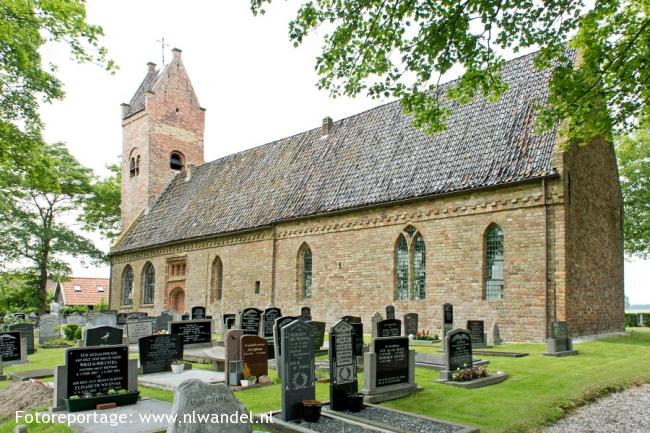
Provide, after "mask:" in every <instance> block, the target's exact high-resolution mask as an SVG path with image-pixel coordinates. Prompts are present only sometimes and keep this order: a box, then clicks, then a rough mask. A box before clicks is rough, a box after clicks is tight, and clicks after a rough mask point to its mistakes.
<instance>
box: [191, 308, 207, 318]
mask: <svg viewBox="0 0 650 433" xmlns="http://www.w3.org/2000/svg"><path fill="white" fill-rule="evenodd" d="M190 311H191V319H192V320H205V318H206V317H205V307H192V309H191V310H190Z"/></svg>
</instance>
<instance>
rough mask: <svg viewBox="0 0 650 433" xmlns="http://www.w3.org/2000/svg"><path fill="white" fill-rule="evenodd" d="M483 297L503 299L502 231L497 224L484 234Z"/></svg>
mask: <svg viewBox="0 0 650 433" xmlns="http://www.w3.org/2000/svg"><path fill="white" fill-rule="evenodd" d="M485 264H486V275H485V277H486V278H485V298H486V299H503V231H501V228H500V227H499V226H498V225H492V226H490V227H489V228H488V231H487V234H486V236H485Z"/></svg>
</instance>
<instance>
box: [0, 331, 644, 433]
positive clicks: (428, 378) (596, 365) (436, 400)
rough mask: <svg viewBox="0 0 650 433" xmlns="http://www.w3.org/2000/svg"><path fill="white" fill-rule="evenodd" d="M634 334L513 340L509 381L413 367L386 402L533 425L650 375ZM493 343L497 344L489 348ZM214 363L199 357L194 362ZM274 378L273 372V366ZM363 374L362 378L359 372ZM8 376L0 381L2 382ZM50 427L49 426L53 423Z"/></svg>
mask: <svg viewBox="0 0 650 433" xmlns="http://www.w3.org/2000/svg"><path fill="white" fill-rule="evenodd" d="M628 331H631V333H632V335H631V336H629V337H617V338H608V339H603V340H597V341H590V342H587V343H582V344H577V345H576V347H575V348H576V349H577V350H579V351H580V355H579V356H574V357H565V358H554V357H545V356H542V355H541V354H542V352H543V351H544V350H545V345H543V344H508V345H504V346H500V347H498V350H507V351H515V352H528V353H530V355H529V356H528V357H525V358H502V357H482V358H485V359H489V360H490V365H489V369H490V371H496V370H503V371H505V372H507V373H508V374H509V375H510V378H508V380H506V381H505V382H503V383H501V384H499V385H495V386H491V387H487V388H481V389H474V390H466V389H462V388H456V387H452V386H446V385H440V384H438V383H436V382H435V380H436V379H437V377H438V373H437V372H436V371H435V370H427V369H423V368H417V369H416V381H417V383H418V385H419V386H421V387H423V388H424V391H422V392H420V393H418V394H415V395H413V396H410V397H408V398H404V399H401V400H395V401H392V402H387V403H385V404H386V405H387V406H390V407H394V408H397V409H401V410H406V411H409V412H414V413H419V414H423V415H428V416H432V417H435V418H441V419H446V420H450V421H457V422H460V423H463V424H469V425H473V426H476V427H479V428H480V429H481V431H482V432H483V433H498V432H528V431H533V430H535V429H538V428H540V427H542V426H544V425H546V424H549V423H552V422H553V421H556V420H557V419H559V418H561V417H562V416H563V415H564V414H565V413H566V411H567V410H571V409H573V408H575V407H577V406H579V405H582V404H584V403H586V402H589V401H591V400H593V399H595V398H597V397H598V396H601V395H603V394H605V393H609V392H612V391H616V390H620V389H623V388H626V387H629V386H631V385H634V384H638V383H646V382H650V362H648V360H650V329H647V328H646V329H644V328H633V329H629V330H628ZM438 348H439V345H438V346H433V347H416V350H417V351H419V352H429V353H437V350H438ZM490 350H492V349H490ZM62 362H63V349H39V351H38V352H37V353H36V354H34V355H31V356H30V363H29V364H25V365H19V366H12V367H7V368H5V371H7V372H10V371H17V370H29V369H35V368H45V367H53V366H54V365H57V364H60V363H62ZM207 367H209V365H199V364H195V365H194V368H207ZM271 376H272V377H273V378H275V377H276V376H275V372H273V371H272V372H271ZM360 380H361V379H360ZM7 383H8V382H6V381H5V382H0V388H1V387H3V386H6V385H7ZM140 391H141V393H142V395H143V396H148V397H152V398H157V399H160V400H164V401H169V402H171V401H172V400H173V393H171V392H169V391H160V390H156V389H150V388H140ZM280 392H281V385H280V384H275V385H271V386H267V387H264V388H253V389H249V390H246V391H243V392H238V393H237V394H236V395H237V398H239V399H240V400H241V401H242V402H243V403H244V405H245V406H246V407H247V408H248V409H249V410H251V411H253V412H255V413H261V412H265V411H269V410H275V409H279V408H280V406H281V404H280ZM316 394H317V395H316V398H317V399H320V400H328V399H329V385H328V384H318V385H317V389H316ZM12 426H13V423H12V422H6V423H4V424H2V425H0V433H9V432H11V431H12V428H13V427H12ZM48 428H49V429H48ZM57 428H58V430H53V429H51V426H50V427H47V426H36V425H35V426H32V427H30V430H29V431H30V433H32V432H37V433H46V432H47V433H49V432H54V431H56V432H68V431H69V430H67V429H64V428H63V427H62V426H59V427H57Z"/></svg>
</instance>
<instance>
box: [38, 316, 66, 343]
mask: <svg viewBox="0 0 650 433" xmlns="http://www.w3.org/2000/svg"><path fill="white" fill-rule="evenodd" d="M60 324H61V321H60V318H59V316H43V317H41V320H40V321H39V322H38V343H39V344H43V343H45V342H46V341H49V340H52V339H55V338H58V337H60V336H61V330H60V329H58V327H59V325H60Z"/></svg>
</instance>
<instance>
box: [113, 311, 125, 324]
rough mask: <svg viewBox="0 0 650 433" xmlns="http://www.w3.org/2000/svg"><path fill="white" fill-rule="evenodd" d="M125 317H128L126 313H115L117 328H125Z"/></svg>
mask: <svg viewBox="0 0 650 433" xmlns="http://www.w3.org/2000/svg"><path fill="white" fill-rule="evenodd" d="M127 317H128V314H127V313H117V314H116V315H115V318H116V320H117V326H125V325H126V318H127Z"/></svg>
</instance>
